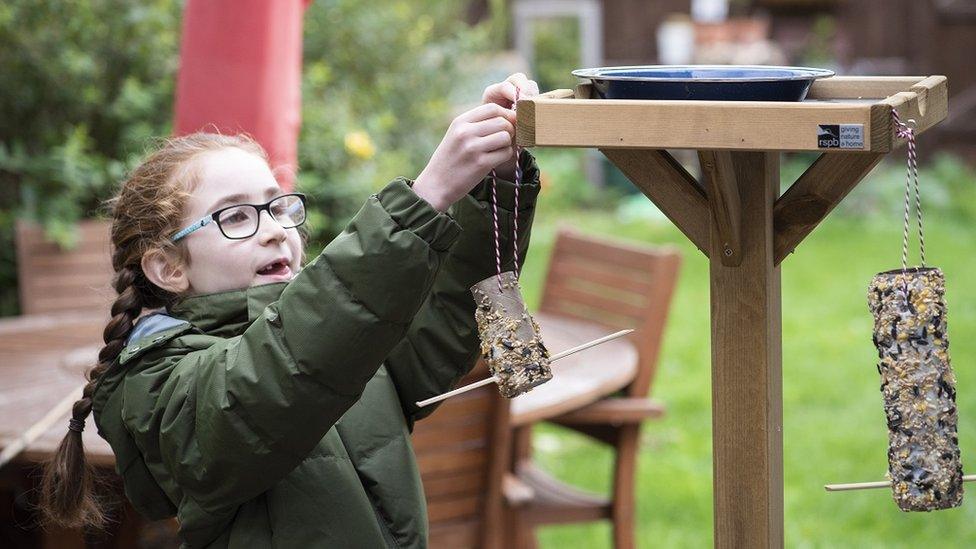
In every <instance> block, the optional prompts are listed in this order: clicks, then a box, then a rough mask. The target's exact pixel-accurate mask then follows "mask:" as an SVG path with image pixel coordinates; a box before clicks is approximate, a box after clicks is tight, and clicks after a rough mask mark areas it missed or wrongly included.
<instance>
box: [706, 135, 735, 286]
mask: <svg viewBox="0 0 976 549" xmlns="http://www.w3.org/2000/svg"><path fill="white" fill-rule="evenodd" d="M698 160H699V162H701V171H702V181H701V182H702V184H703V185H704V186H705V190H706V194H707V195H708V203H709V204H710V205H711V212H712V216H713V217H714V218H715V223H716V227H717V228H718V234H719V236H720V238H721V239H722V242H721V244H722V257H721V260H722V264H723V265H728V266H730V267H734V266H736V265H739V264H740V263H742V248H741V245H742V237H741V232H742V231H741V228H740V227H741V217H742V206H741V203H740V201H739V186H738V183H737V182H736V178H735V167H734V166H733V165H732V153H730V152H729V151H713V150H707V151H698Z"/></svg>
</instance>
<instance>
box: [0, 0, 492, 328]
mask: <svg viewBox="0 0 976 549" xmlns="http://www.w3.org/2000/svg"><path fill="white" fill-rule="evenodd" d="M183 4H184V2H183V1H182V0H153V1H143V2H132V1H131V0H92V1H90V2H64V1H57V0H5V1H4V2H3V3H2V4H0V67H3V72H4V76H5V78H4V82H5V84H4V86H3V87H2V88H0V316H4V315H11V314H16V313H17V312H18V308H17V291H16V287H17V274H16V264H15V250H14V234H13V226H14V220H15V219H17V218H23V219H28V220H32V221H36V222H39V223H41V224H42V225H43V226H44V228H45V230H46V233H47V234H48V235H49V236H50V237H51V238H52V239H54V240H55V241H57V242H58V243H60V244H61V245H63V246H65V247H70V246H71V245H72V244H73V242H74V236H75V233H74V230H73V224H74V222H75V221H77V220H78V219H83V218H91V217H99V216H104V215H105V213H106V212H104V211H103V209H102V208H101V207H100V204H101V203H102V201H104V200H105V199H107V198H109V197H110V196H111V195H112V194H113V193H114V192H115V191H116V190H117V188H118V185H119V184H120V182H121V181H122V179H123V178H124V176H125V173H126V172H127V170H129V169H131V168H132V167H133V166H134V165H135V164H136V163H137V162H138V161H139V159H140V158H142V157H143V156H144V155H145V153H146V152H147V150H148V147H150V146H151V138H152V137H155V136H161V135H168V134H169V133H170V131H171V128H172V116H173V93H174V89H175V80H176V71H177V68H178V61H179V36H180V18H181V13H182V9H183ZM462 8H463V3H461V2H456V1H454V0H397V1H395V2H387V3H384V5H383V9H377V7H376V6H375V5H372V4H369V3H363V2H357V1H353V0H317V1H315V2H313V3H312V4H311V5H310V7H309V9H308V12H307V14H306V18H305V35H304V36H305V44H304V47H305V51H304V56H305V67H304V74H303V84H302V87H303V90H302V92H303V110H302V117H303V125H302V133H301V138H300V148H299V164H300V171H299V176H298V181H297V187H298V188H299V190H301V191H303V192H306V193H308V194H310V195H311V201H310V204H311V205H312V206H313V211H312V212H311V213H310V223H309V226H310V228H311V230H312V231H311V232H312V235H311V236H312V238H311V241H310V245H309V254H310V257H314V254H316V253H317V251H318V249H320V248H321V247H322V246H323V245H324V243H325V242H327V241H328V240H329V239H330V238H331V237H332V236H334V235H335V234H337V232H338V231H339V230H341V228H342V226H344V224H345V223H346V221H347V220H348V218H349V217H351V215H352V214H354V213H355V211H356V210H357V209H358V208H359V206H360V205H361V204H362V202H363V200H364V199H365V197H366V196H367V195H368V194H369V193H370V192H372V191H374V190H377V189H378V188H380V187H381V186H382V185H384V184H385V183H386V182H388V181H389V180H390V179H392V178H393V177H394V176H396V175H405V176H408V177H415V176H416V175H417V174H418V173H419V172H420V170H421V169H422V168H423V166H424V164H425V163H426V161H427V159H428V158H429V156H430V154H431V153H432V152H433V150H434V148H435V147H436V145H437V144H438V143H439V141H440V138H441V137H442V136H443V132H444V131H445V130H446V128H447V126H448V124H449V123H450V120H451V118H452V116H451V115H452V114H456V112H455V111H456V110H457V108H459V107H460V106H463V105H465V104H467V106H473V105H474V104H475V103H477V102H479V101H480V99H481V95H480V94H481V91H482V90H483V87H484V85H486V84H487V81H486V75H485V74H484V71H482V72H479V69H478V67H479V65H478V64H477V63H470V62H468V61H469V59H468V57H469V56H471V55H473V54H476V53H480V52H483V51H485V50H486V49H490V48H489V47H488V45H487V44H488V43H489V42H490V41H491V40H492V39H493V38H492V36H495V38H494V40H495V41H498V38H497V34H498V32H497V31H493V30H492V29H493V28H495V27H494V26H493V24H492V23H491V22H488V23H486V24H482V25H479V26H474V27H472V26H468V25H466V24H465V23H464V22H463V20H462V18H461V16H460V13H461V11H462ZM338 22H341V24H340V23H338ZM493 32H494V34H493ZM480 66H483V64H482V65H480ZM502 78H504V77H502ZM455 106H457V107H455Z"/></svg>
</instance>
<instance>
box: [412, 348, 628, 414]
mask: <svg viewBox="0 0 976 549" xmlns="http://www.w3.org/2000/svg"><path fill="white" fill-rule="evenodd" d="M633 331H634V330H620V331H619V332H616V333H612V334H610V335H606V336H603V337H601V338H599V339H594V340H593V341H590V342H589V343H584V344H582V345H580V346H579V347H573V348H572V349H569V350H568V351H563V352H561V353H559V354H556V355H553V356H551V357H549V362H550V363H552V362H555V361H557V360H559V359H561V358H566V357H567V356H569V355H571V354H573V353H578V352H580V351H582V350H584V349H589V348H590V347H593V346H596V345H599V344H601V343H606V342H607V341H610V340H611V339H617V338H618V337H623V336H625V335H627V334H629V333H631V332H633ZM498 381H499V380H498V378H497V377H495V376H492V377H489V378H485V379H482V380H481V381H476V382H474V383H472V384H470V385H465V386H464V387H459V388H457V389H454V390H453V391H448V392H446V393H444V394H442V395H437V396H435V397H431V398H428V399H427V400H421V401H419V402H417V403H416V404H417V406H419V407H420V408H423V407H424V406H427V405H429V404H433V403H435V402H440V401H442V400H445V399H448V398H451V397H452V396H454V395H459V394H461V393H466V392H468V391H472V390H474V389H477V388H478V387H484V386H485V385H488V384H490V383H498Z"/></svg>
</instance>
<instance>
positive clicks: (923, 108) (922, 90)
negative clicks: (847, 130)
mask: <svg viewBox="0 0 976 549" xmlns="http://www.w3.org/2000/svg"><path fill="white" fill-rule="evenodd" d="M892 109H895V110H897V111H898V116H899V117H900V118H901V120H902V122H906V123H907V122H908V121H909V120H910V119H911V120H915V126H916V128H915V132H916V134H920V133H922V132H924V131H926V130H928V129H929V128H931V127H932V126H934V125H936V124H938V123H939V122H941V121H943V120H945V119H946V117H947V116H949V89H948V81H947V79H946V77H945V76H930V77H928V78H926V79H924V80H922V81H921V82H918V83H917V84H914V85H912V87H911V88H909V90H908V91H903V92H899V93H896V94H894V95H892V96H890V97H887V98H886V99H883V100H882V101H880V102H878V103H876V104H874V105H872V106H871V124H872V127H874V128H876V129H878V130H879V131H878V132H876V133H877V134H878V139H881V140H883V142H882V143H878V144H877V145H875V144H874V143H872V150H877V151H878V152H887V151H891V150H894V149H896V148H898V147H900V146H902V145H904V144H905V143H906V140H905V139H901V138H899V137H898V136H897V135H895V132H894V123H893V121H892V119H891V110H892Z"/></svg>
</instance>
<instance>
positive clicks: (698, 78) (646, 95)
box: [573, 65, 834, 101]
mask: <svg viewBox="0 0 976 549" xmlns="http://www.w3.org/2000/svg"><path fill="white" fill-rule="evenodd" d="M833 74H834V72H833V71H829V70H826V69H813V68H807V67H775V66H765V65H755V66H748V65H643V66H632V67H602V68H597V69H577V70H575V71H573V75H574V76H576V77H578V78H587V79H589V80H590V81H591V82H592V84H593V89H594V91H595V92H596V94H597V97H599V98H600V99H678V100H689V99H690V100H703V101H803V98H804V97H806V95H807V91H809V90H810V85H811V84H813V81H814V80H816V79H817V78H825V77H828V76H833Z"/></svg>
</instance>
